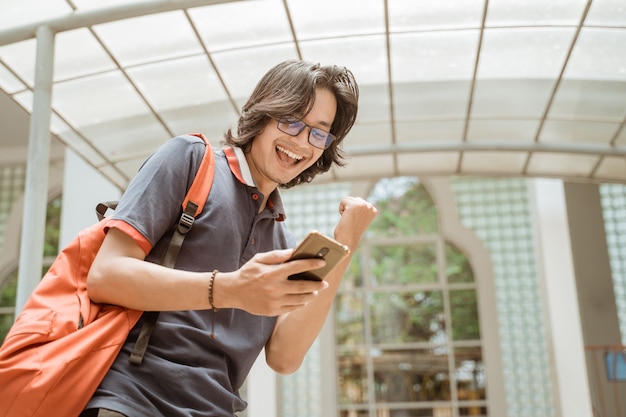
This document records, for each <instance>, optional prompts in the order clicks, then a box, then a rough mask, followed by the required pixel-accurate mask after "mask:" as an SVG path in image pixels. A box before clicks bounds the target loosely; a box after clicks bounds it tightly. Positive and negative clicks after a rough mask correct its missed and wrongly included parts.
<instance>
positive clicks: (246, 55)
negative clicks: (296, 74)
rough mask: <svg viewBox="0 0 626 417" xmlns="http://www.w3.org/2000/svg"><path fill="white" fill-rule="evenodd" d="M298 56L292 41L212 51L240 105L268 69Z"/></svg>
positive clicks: (227, 85) (221, 72)
mask: <svg viewBox="0 0 626 417" xmlns="http://www.w3.org/2000/svg"><path fill="white" fill-rule="evenodd" d="M297 57H298V55H297V53H296V49H295V46H294V45H293V44H280V45H273V46H264V47H258V48H250V49H236V50H232V51H228V52H220V53H215V54H213V60H214V61H215V65H216V67H217V70H218V72H219V74H220V76H221V77H222V79H223V80H224V81H225V83H226V87H227V89H228V91H229V92H230V94H231V96H233V97H234V98H235V99H236V100H237V101H238V104H239V107H240V108H241V106H242V105H243V104H244V103H245V101H246V100H247V99H248V97H249V96H250V93H251V92H252V90H253V89H254V87H255V86H256V84H257V82H258V81H259V79H260V78H261V77H262V76H263V74H264V73H265V72H266V71H267V70H269V69H270V68H271V67H273V66H274V65H275V64H276V63H278V62H281V61H284V60H286V59H295V58H297Z"/></svg>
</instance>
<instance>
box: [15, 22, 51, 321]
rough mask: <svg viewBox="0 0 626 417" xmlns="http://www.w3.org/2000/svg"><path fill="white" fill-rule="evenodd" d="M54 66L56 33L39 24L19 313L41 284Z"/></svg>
mask: <svg viewBox="0 0 626 417" xmlns="http://www.w3.org/2000/svg"><path fill="white" fill-rule="evenodd" d="M53 66H54V33H52V30H51V29H50V28H49V27H47V26H40V27H39V28H38V29H37V59H36V70H35V89H34V93H33V112H32V115H31V119H30V133H29V138H28V162H27V167H26V190H25V193H24V215H23V221H22V238H21V241H20V259H19V273H18V281H17V296H16V301H15V313H16V316H17V315H18V314H19V312H20V311H21V310H22V307H23V306H24V304H25V303H26V300H27V299H28V297H29V296H30V294H31V292H32V291H33V290H34V289H35V287H36V286H37V284H38V283H39V280H40V279H41V268H42V266H43V240H44V235H45V226H46V209H47V206H48V166H49V164H50V119H51V107H52V76H53V72H54V71H53Z"/></svg>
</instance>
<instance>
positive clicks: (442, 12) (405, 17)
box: [389, 0, 485, 32]
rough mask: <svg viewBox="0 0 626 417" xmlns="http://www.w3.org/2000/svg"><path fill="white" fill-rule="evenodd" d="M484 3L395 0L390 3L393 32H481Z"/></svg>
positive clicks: (478, 0)
mask: <svg viewBox="0 0 626 417" xmlns="http://www.w3.org/2000/svg"><path fill="white" fill-rule="evenodd" d="M484 6H485V2H484V1H483V0H450V1H436V2H435V1H427V0H394V1H390V2H389V30H390V32H409V31H415V30H419V31H424V30H441V29H478V28H479V27H480V25H481V21H482V16H483V11H484Z"/></svg>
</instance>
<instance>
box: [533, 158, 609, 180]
mask: <svg viewBox="0 0 626 417" xmlns="http://www.w3.org/2000/svg"><path fill="white" fill-rule="evenodd" d="M599 159H600V158H599V157H597V156H590V155H578V154H566V153H564V154H554V153H542V152H536V153H533V154H532V155H531V158H530V161H529V163H528V169H527V171H528V174H530V175H536V176H540V177H541V176H548V177H554V176H559V173H560V172H562V171H563V170H567V171H568V172H569V173H570V175H571V176H572V177H573V178H576V177H578V178H581V179H582V178H590V177H591V174H592V173H593V170H594V168H595V166H596V164H597V163H598V161H599Z"/></svg>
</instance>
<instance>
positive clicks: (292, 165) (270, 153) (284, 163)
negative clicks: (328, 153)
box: [246, 88, 337, 195]
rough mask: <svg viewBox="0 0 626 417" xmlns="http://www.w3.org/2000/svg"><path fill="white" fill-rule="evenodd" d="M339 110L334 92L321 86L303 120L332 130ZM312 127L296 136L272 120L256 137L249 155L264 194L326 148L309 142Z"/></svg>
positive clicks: (257, 181) (302, 167)
mask: <svg viewBox="0 0 626 417" xmlns="http://www.w3.org/2000/svg"><path fill="white" fill-rule="evenodd" d="M336 111H337V100H336V99H335V96H334V94H333V93H332V92H331V91H330V90H328V89H322V88H318V89H317V90H316V93H315V103H314V104H313V108H312V109H311V111H310V112H309V113H308V114H307V115H306V116H305V117H304V118H303V119H302V121H303V122H304V123H306V124H307V125H308V126H312V127H317V128H320V129H323V130H325V131H327V132H329V131H330V127H331V125H332V123H333V120H334V119H335V113H336ZM310 130H311V128H310V127H305V128H304V130H303V131H302V132H300V133H299V134H298V135H297V136H290V135H288V134H286V133H283V132H281V131H280V130H279V129H278V127H277V121H276V120H275V119H270V120H269V122H268V124H267V125H266V126H265V129H263V131H262V132H261V134H259V135H258V136H257V137H256V138H254V140H253V141H252V146H251V148H250V152H249V153H248V154H247V155H246V158H247V160H248V165H250V171H251V172H252V176H253V177H254V180H255V182H256V185H257V187H258V188H259V190H260V191H261V192H262V193H263V194H265V195H268V194H269V193H271V192H272V191H273V190H274V189H275V188H276V187H277V186H278V185H279V184H286V183H288V182H289V181H291V180H293V179H294V178H296V177H297V176H298V175H299V174H300V173H302V172H303V171H304V170H305V169H307V168H308V167H310V166H311V165H313V164H314V163H315V161H317V160H318V159H319V157H320V156H322V153H323V152H324V150H323V149H319V148H316V147H314V146H313V145H311V144H310V143H309V141H308V139H309V132H310Z"/></svg>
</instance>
